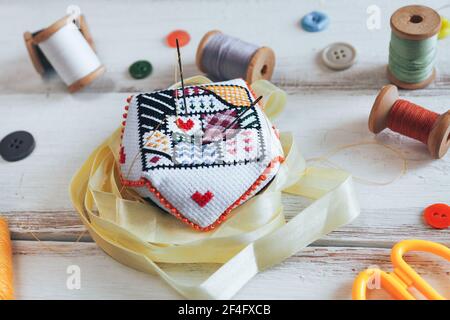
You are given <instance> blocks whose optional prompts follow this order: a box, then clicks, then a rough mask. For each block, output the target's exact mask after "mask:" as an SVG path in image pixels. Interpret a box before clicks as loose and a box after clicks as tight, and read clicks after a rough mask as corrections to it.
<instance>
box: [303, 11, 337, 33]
mask: <svg viewBox="0 0 450 320" xmlns="http://www.w3.org/2000/svg"><path fill="white" fill-rule="evenodd" d="M329 23H330V19H328V17H327V15H326V14H324V13H322V12H319V11H313V12H311V13H308V14H307V15H305V16H304V17H303V18H302V21H301V25H302V28H303V30H305V31H308V32H318V31H322V30H324V29H325V28H326V27H328V24H329Z"/></svg>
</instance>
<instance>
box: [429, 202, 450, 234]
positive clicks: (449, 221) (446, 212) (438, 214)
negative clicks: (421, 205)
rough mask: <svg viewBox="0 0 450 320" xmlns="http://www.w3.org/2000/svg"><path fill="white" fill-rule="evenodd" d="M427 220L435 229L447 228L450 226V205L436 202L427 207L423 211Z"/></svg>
mask: <svg viewBox="0 0 450 320" xmlns="http://www.w3.org/2000/svg"><path fill="white" fill-rule="evenodd" d="M423 217H424V219H425V221H426V222H427V223H428V224H429V225H430V226H432V227H433V228H435V229H445V228H447V227H448V226H450V206H448V205H446V204H445V203H436V204H433V205H431V206H429V207H427V208H426V209H425V211H424V213H423Z"/></svg>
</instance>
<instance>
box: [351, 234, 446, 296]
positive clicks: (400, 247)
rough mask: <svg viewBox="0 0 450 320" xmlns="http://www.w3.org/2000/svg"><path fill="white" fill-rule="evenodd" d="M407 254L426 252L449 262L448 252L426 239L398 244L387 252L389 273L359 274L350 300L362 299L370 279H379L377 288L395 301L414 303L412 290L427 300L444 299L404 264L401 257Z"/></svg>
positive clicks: (365, 271)
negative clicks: (391, 266)
mask: <svg viewBox="0 0 450 320" xmlns="http://www.w3.org/2000/svg"><path fill="white" fill-rule="evenodd" d="M409 251H422V252H430V253H433V254H435V255H438V256H440V257H442V258H444V259H446V260H447V261H449V262H450V249H449V248H448V247H446V246H444V245H442V244H439V243H436V242H432V241H426V240H404V241H401V242H399V243H397V244H396V245H395V246H394V247H393V248H392V251H391V261H392V265H393V266H394V270H393V272H385V271H382V270H379V269H375V268H369V269H366V270H364V271H362V272H361V273H360V274H359V275H358V276H357V277H356V279H355V282H354V283H353V289H352V299H353V300H366V293H367V284H368V283H369V282H370V281H372V280H373V277H374V276H379V277H380V278H379V279H380V284H381V287H382V288H383V289H385V290H386V291H387V292H388V293H389V294H390V295H392V296H393V297H394V298H395V299H397V300H417V298H416V297H415V296H414V295H413V294H412V293H411V291H412V289H416V290H418V291H419V292H420V293H421V294H422V295H423V296H425V297H426V298H427V299H429V300H446V299H445V297H443V296H442V295H440V294H439V293H438V292H437V291H436V290H435V289H434V288H433V287H431V286H430V285H429V284H428V283H427V282H426V281H425V280H424V279H423V278H422V277H421V276H419V274H418V273H417V272H416V271H415V270H414V269H413V268H411V266H409V265H408V264H407V263H406V262H405V260H404V259H403V255H404V254H405V253H407V252H409Z"/></svg>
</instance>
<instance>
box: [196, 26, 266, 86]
mask: <svg viewBox="0 0 450 320" xmlns="http://www.w3.org/2000/svg"><path fill="white" fill-rule="evenodd" d="M217 33H221V31H219V30H211V31H209V32H207V33H206V34H205V35H204V36H203V38H202V39H201V40H200V43H199V45H198V47H197V54H196V57H195V63H196V64H197V67H198V68H199V69H200V71H202V72H203V73H207V70H205V68H204V67H203V65H202V60H203V52H204V50H205V46H206V43H207V42H208V40H209V39H210V38H211V37H212V36H213V35H215V34H217ZM274 68H275V53H274V52H273V50H272V49H271V48H268V47H261V48H259V49H258V50H256V52H255V53H254V54H253V56H252V58H251V60H250V63H249V64H248V66H247V72H246V75H245V80H246V81H247V82H249V83H253V82H254V81H256V80H259V79H265V80H270V79H271V78H272V74H273V70H274Z"/></svg>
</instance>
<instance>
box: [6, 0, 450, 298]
mask: <svg viewBox="0 0 450 320" xmlns="http://www.w3.org/2000/svg"><path fill="white" fill-rule="evenodd" d="M408 3H409V2H408V1H387V0H383V1H369V0H364V1H357V2H355V1H350V0H340V1H316V2H313V1H294V0H291V1H289V0H286V1H282V2H280V1H275V0H251V1H224V0H221V1H215V2H211V1H203V0H195V1H135V2H134V3H133V4H132V5H131V6H130V5H127V4H125V3H123V2H121V1H106V0H100V1H87V0H81V1H77V5H79V6H80V7H81V9H82V11H83V12H84V13H85V14H86V17H87V20H88V24H89V26H90V28H91V31H92V34H93V37H94V39H95V41H96V45H97V49H98V53H99V56H100V58H101V60H102V62H103V63H104V64H105V65H106V67H107V70H108V72H107V73H106V74H105V75H104V76H103V77H102V78H101V79H99V80H98V81H96V82H94V84H93V85H92V86H90V87H89V88H87V89H86V90H85V91H83V92H80V93H77V94H73V95H70V94H68V93H67V92H66V88H65V86H64V85H63V84H62V82H61V81H60V80H59V79H58V77H56V76H53V77H51V78H49V79H44V80H43V79H41V77H40V76H39V75H37V73H36V72H35V71H34V69H33V67H32V65H31V62H30V61H29V58H28V56H27V53H26V49H25V46H24V44H23V40H22V33H23V32H24V31H27V30H28V31H36V30H38V29H40V28H42V27H44V26H46V25H49V24H50V23H52V22H53V21H55V20H56V19H57V18H59V17H60V16H62V15H64V13H65V10H66V8H67V6H68V5H70V4H73V3H72V2H70V1H50V0H45V1H42V2H39V3H33V2H26V1H15V2H8V1H0V25H2V26H3V30H8V32H4V33H3V34H2V36H1V37H0V46H1V48H2V50H1V51H0V66H1V70H2V72H0V114H1V115H2V116H1V118H0V137H3V136H4V135H6V134H8V133H9V132H11V131H14V130H19V129H25V130H28V131H30V132H32V133H33V135H34V136H35V138H36V141H37V147H36V150H35V152H34V153H33V154H32V156H30V157H29V158H27V159H26V160H23V161H20V162H17V163H7V162H5V161H3V160H0V179H1V181H2V183H1V184H0V194H1V196H0V213H1V214H2V215H3V216H6V217H7V219H8V221H9V223H10V226H11V231H12V236H13V239H15V240H16V241H15V248H16V259H15V261H16V272H17V290H18V295H19V297H20V298H45V297H49V298H50V297H53V298H107V297H110V298H173V297H177V295H176V294H175V293H174V292H173V290H172V289H170V288H169V287H168V286H167V285H165V284H164V283H163V282H162V281H160V280H159V279H157V278H156V277H154V276H148V275H143V274H141V273H139V272H135V271H133V270H130V269H128V268H126V267H124V266H121V265H119V264H118V263H116V262H114V261H112V260H111V259H110V258H109V257H107V256H106V255H104V254H103V253H102V252H101V251H100V250H99V249H98V248H96V246H95V244H93V243H86V242H89V241H91V240H90V237H89V236H88V235H87V234H84V235H83V237H82V239H81V241H83V243H73V241H75V239H77V238H78V237H79V236H80V235H81V234H82V233H83V230H84V227H83V226H82V225H81V222H80V220H79V219H78V217H77V214H76V212H75V211H74V209H73V207H72V205H71V203H70V201H69V197H68V190H67V188H68V184H69V182H70V179H71V177H72V175H73V174H74V172H75V171H76V169H77V168H78V167H79V166H80V165H81V164H82V162H83V161H84V159H86V157H87V156H88V155H89V153H90V152H91V151H92V150H93V149H94V148H95V147H96V146H97V145H98V144H99V143H100V142H102V141H103V140H104V139H105V138H106V137H107V136H108V135H109V134H110V133H111V132H112V131H113V130H114V129H115V128H116V127H117V126H118V125H119V123H120V121H121V117H120V115H121V113H122V110H123V109H122V108H123V105H124V102H125V98H126V97H127V96H128V95H129V94H131V93H134V92H139V91H151V90H154V89H158V88H164V87H166V86H167V85H169V84H171V82H172V81H173V68H174V65H175V58H174V57H175V56H174V51H173V50H172V49H169V48H168V47H167V46H165V44H164V43H163V41H164V36H165V35H166V34H167V33H169V32H170V31H172V30H173V29H176V28H185V29H186V30H188V31H189V32H190V34H191V36H192V40H191V43H190V44H189V45H188V46H187V47H184V48H183V49H182V53H183V61H184V65H185V74H186V76H192V75H195V74H197V73H198V70H197V68H196V66H195V64H194V57H195V50H196V45H197V43H198V41H199V40H200V38H201V37H202V35H203V34H204V33H205V32H206V31H208V30H210V29H217V28H218V29H221V30H223V31H224V32H226V33H228V34H232V35H238V36H239V37H240V38H241V39H245V40H248V41H251V42H253V43H259V44H264V45H268V46H270V47H272V48H273V49H274V50H275V52H276V54H277V66H276V69H275V74H274V77H273V80H274V82H275V83H276V84H277V85H279V86H281V87H282V88H284V89H285V90H286V91H287V92H288V94H289V96H288V105H287V107H286V109H285V112H284V113H283V114H282V115H281V116H280V117H279V118H278V119H277V120H276V124H277V125H278V126H279V127H280V128H281V129H282V130H284V131H292V132H293V133H294V135H295V137H296V139H297V141H298V144H299V146H300V148H301V150H302V153H303V155H304V156H305V157H306V158H312V157H317V156H320V155H324V154H326V153H327V152H329V151H330V150H333V149H336V148H340V147H342V146H344V145H346V144H351V143H358V142H363V141H373V140H374V137H373V135H372V134H370V133H369V132H368V130H367V117H368V113H369V111H370V108H371V106H372V103H373V100H374V97H375V95H376V93H377V91H378V89H379V88H380V87H381V86H382V85H384V84H386V83H387V80H386V78H385V75H384V73H385V66H386V61H387V54H388V49H387V47H388V42H389V37H390V35H389V33H390V30H389V17H390V15H391V13H392V12H393V11H394V10H395V9H396V8H398V7H400V6H402V5H405V4H408ZM374 4H375V5H377V6H378V7H379V8H380V13H381V16H380V18H381V28H380V29H379V30H368V29H367V28H366V20H367V17H368V14H367V11H366V10H367V8H368V7H369V6H370V5H374ZM427 5H428V6H431V7H435V8H437V7H439V6H441V5H442V3H441V1H428V2H427ZM42 8H45V10H43V9H42ZM134 8H139V10H134ZM173 8H182V9H181V10H173ZM312 10H321V11H323V12H326V13H327V14H328V15H329V16H330V18H331V25H330V27H329V28H328V29H327V30H325V31H324V32H321V33H319V34H310V33H306V32H304V31H302V30H301V28H300V27H299V26H298V21H299V19H300V18H301V17H302V16H303V15H304V14H306V13H308V12H310V11H312ZM37 12H39V14H37ZM125 13H126V14H125ZM442 14H447V15H450V9H447V11H443V12H442ZM18 17H20V18H18ZM261 17H264V19H262V18H261ZM261 31H262V32H261ZM336 41H347V42H350V43H352V44H353V45H354V46H355V47H356V48H357V50H358V62H357V64H356V65H354V66H353V67H352V68H350V69H349V70H346V71H342V72H334V71H331V70H328V69H326V68H325V67H323V66H322V64H321V63H320V59H319V53H320V51H321V50H322V49H323V48H324V47H325V46H327V45H328V44H330V43H332V42H336ZM449 49H450V41H448V40H445V41H440V42H439V54H438V58H437V69H438V77H437V79H436V81H435V83H434V84H433V85H431V86H430V87H429V88H427V89H425V90H420V91H413V92H406V91H402V92H401V95H402V96H403V97H406V98H407V99H409V100H412V101H414V102H416V103H418V104H422V105H424V106H427V107H428V108H430V109H433V110H435V111H436V112H444V111H446V110H447V109H448V101H449V100H450V92H449V91H448V88H449V85H450V55H448V54H446V53H448V52H449ZM142 58H144V59H149V60H150V61H151V62H152V64H153V66H154V73H153V75H152V76H151V77H149V78H147V79H144V80H140V81H136V80H133V79H132V78H131V77H130V76H129V75H128V73H127V68H128V66H129V64H130V63H132V62H133V61H135V60H137V59H142ZM376 140H377V141H379V142H380V143H384V144H387V145H389V146H392V147H394V148H395V149H397V150H399V151H400V152H401V153H402V154H403V156H404V157H405V158H406V159H407V162H408V170H407V172H406V174H405V175H403V176H402V177H400V178H399V179H397V180H396V181H395V182H393V183H391V184H389V185H386V186H373V185H368V184H362V183H357V184H356V188H357V193H358V196H359V199H360V203H361V207H362V211H361V215H360V217H359V218H358V219H356V220H355V221H354V222H353V223H351V224H350V225H348V226H345V227H342V228H340V229H338V230H336V231H335V232H332V233H331V234H329V235H328V236H326V237H325V238H323V239H321V240H319V241H317V242H316V243H315V244H314V246H315V247H311V248H308V249H307V250H306V251H304V252H301V253H299V254H298V255H296V256H295V257H293V258H291V259H289V260H288V261H287V262H285V263H283V264H282V265H280V266H277V267H275V268H272V269H271V270H268V271H266V272H264V273H262V274H261V275H259V276H258V277H257V278H256V279H255V280H254V281H252V282H251V283H250V284H249V285H248V286H247V287H245V288H244V289H243V290H242V291H241V292H240V293H239V295H238V296H237V298H306V299H307V298H310V299H312V298H320V297H323V298H328V299H332V298H342V299H345V298H349V296H350V291H349V290H350V287H351V281H352V279H353V278H354V276H355V274H356V271H359V270H361V269H363V268H364V267H365V266H369V265H372V264H380V265H382V266H383V267H386V268H387V269H389V267H388V266H387V265H386V262H387V253H388V251H387V248H390V247H391V246H392V245H393V244H394V243H395V242H397V241H400V240H402V239H406V238H413V237H414V238H421V239H427V240H433V241H438V242H441V243H444V244H447V245H450V233H449V231H448V229H447V230H434V229H431V228H429V227H428V226H426V225H425V224H424V223H423V221H422V218H421V212H422V210H423V208H424V207H425V206H427V205H429V204H431V203H434V202H447V203H448V202H449V201H450V196H449V195H450V179H449V176H450V162H449V159H450V158H449V156H447V157H445V158H444V159H442V160H438V161H434V160H431V159H430V157H429V155H428V153H427V150H426V148H425V147H424V146H423V145H421V144H420V143H417V142H414V141H411V140H409V139H405V138H403V137H401V136H399V135H397V134H394V133H391V132H386V133H382V134H380V135H379V136H378V137H377V138H376ZM331 160H332V161H333V162H334V163H336V164H338V165H340V166H342V167H343V168H345V169H347V170H349V171H351V172H352V173H353V174H354V175H355V176H357V177H360V178H363V179H366V180H375V181H387V180H389V179H391V178H393V177H395V176H396V174H397V173H398V172H399V170H400V169H401V164H402V161H401V159H399V158H398V157H397V156H396V155H395V154H393V153H392V152H390V151H388V150H387V149H384V148H383V147H381V146H376V145H370V146H359V147H357V148H353V149H349V150H343V151H341V152H339V153H338V154H337V155H335V156H334V157H333V158H332V159H331ZM284 204H285V209H286V213H287V216H288V217H291V216H293V215H294V214H296V213H297V212H298V211H299V210H301V209H302V208H303V207H304V206H306V205H307V202H306V201H305V200H302V199H298V198H295V197H290V196H286V197H285V198H284ZM30 232H33V234H35V235H36V236H37V237H38V238H39V239H41V240H49V241H50V242H48V243H46V244H45V248H44V246H43V245H42V244H41V243H36V241H21V240H34V237H33V236H32V234H31V233H30ZM48 246H50V247H53V246H55V247H57V248H66V246H67V247H68V248H70V250H69V251H70V252H72V253H70V254H65V255H62V256H61V255H57V254H53V253H52V254H51V253H50V252H53V251H52V250H48ZM74 248H76V253H74V252H75V251H74V250H75V249H74ZM71 259H72V260H74V261H75V262H74V263H78V264H80V265H81V266H82V270H85V271H84V272H85V273H86V274H87V275H88V276H87V279H88V281H87V282H86V287H83V289H82V290H81V291H76V292H73V291H70V290H67V289H66V288H65V287H64V283H65V279H66V277H67V275H66V274H65V268H66V266H65V264H66V262H65V261H66V260H71ZM417 259H418V261H419V260H420V259H419V258H417ZM63 261H64V262H63ZM428 262H429V261H428V260H424V261H423V262H418V263H419V265H420V269H419V270H420V271H423V272H424V274H427V275H428V274H432V273H433V272H434V271H435V269H436V268H435V265H434V264H429V263H428ZM33 268H35V272H36V274H35V275H33V272H32V270H33ZM427 268H428V269H427ZM58 270H59V271H58ZM105 270H108V271H107V272H106V273H105ZM355 270H356V271H355ZM49 271H54V272H49ZM436 273H437V277H436V279H437V280H436V283H438V282H439V279H441V280H442V277H445V275H447V277H446V279H447V280H448V268H447V269H445V268H444V269H443V271H438V272H436ZM53 274H56V275H57V276H53ZM441 276H442V277H441ZM440 277H441V278H440ZM294 280H295V281H294ZM140 281H145V283H146V284H148V286H142V287H141V286H139V285H137V284H139V283H140ZM441 282H442V281H441ZM324 283H325V284H324ZM444 283H445V282H444ZM44 284H45V286H44ZM280 288H282V289H283V290H280ZM443 290H444V291H442V292H446V293H447V296H450V295H449V294H448V293H449V287H448V282H446V284H445V285H444V288H443ZM445 290H447V291H445Z"/></svg>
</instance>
